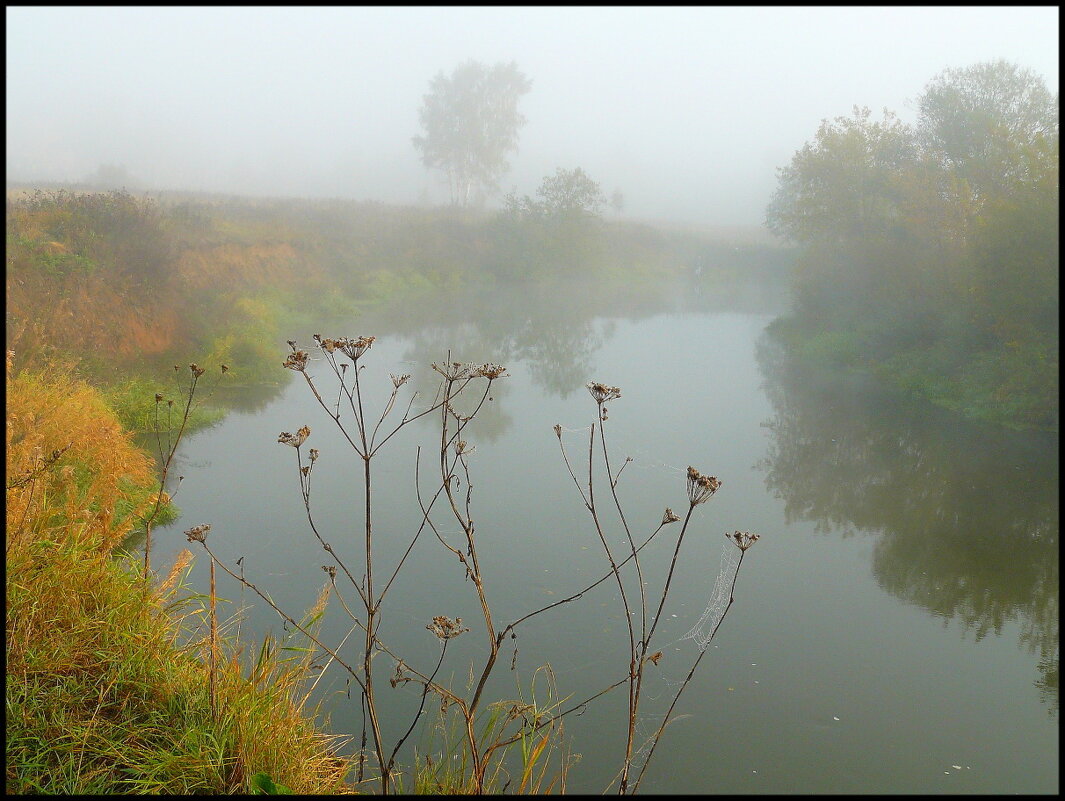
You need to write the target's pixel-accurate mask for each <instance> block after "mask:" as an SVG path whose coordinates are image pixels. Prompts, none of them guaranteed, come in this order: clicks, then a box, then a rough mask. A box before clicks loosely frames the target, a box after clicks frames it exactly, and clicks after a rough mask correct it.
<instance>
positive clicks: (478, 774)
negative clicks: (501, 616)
mask: <svg viewBox="0 0 1065 801" xmlns="http://www.w3.org/2000/svg"><path fill="white" fill-rule="evenodd" d="M466 383H468V381H467V382H464V383H463V384H461V385H460V391H461V389H462V388H464V387H465V385H466ZM454 384H455V381H454V380H452V379H450V378H448V379H446V386H445V388H444V401H443V403H442V406H441V426H440V478H441V486H442V487H443V488H444V492H445V493H446V495H447V499H448V503H449V504H450V506H451V511H452V514H453V515H454V516H455V519H456V520H457V521H458V523H459V525H460V526H461V527H462V530H463V532H464V533H465V535H466V548H467V550H466V553H467V555H468V556H469V558H470V562H471V563H472V567H471V564H467V565H466V571H467V575H468V576H469V577H470V578H471V579H472V580H473V584H474V587H475V588H476V590H477V598H478V600H479V601H480V604H481V613H482V615H483V616H484V623H485V632H486V634H487V636H488V646H489V653H488V657H487V659H486V661H485V666H484V668H483V670H482V671H481V677H480V679H479V681H478V683H477V688H476V690H475V691H474V694H473V698H472V699H471V700H470V702H469V704H468V705H464V706H463V707H461V708H462V710H463V717H464V718H465V724H466V737H467V740H468V741H469V744H470V756H471V758H472V759H473V774H474V777H475V779H476V788H477V792H478V793H480V792H481V791H482V790H483V782H484V772H485V768H486V766H487V762H486V761H485V760H483V759H482V755H481V753H480V748H479V747H478V745H477V736H476V733H475V731H474V725H473V720H474V715H475V714H476V711H477V706H478V704H479V702H480V699H481V693H482V692H483V691H484V686H485V684H486V682H487V681H488V677H489V675H490V674H491V672H492V668H493V667H494V666H495V663H496V659H497V658H498V655H499V645H498V644H497V641H496V636H495V629H494V627H493V625H492V612H491V609H490V607H489V604H488V598H487V596H486V594H485V590H484V579H483V577H482V575H481V566H480V562H479V560H478V558H477V546H476V542H475V539H474V524H473V518H472V517H471V516H470V492H471V489H470V483H469V471H468V470H465V471H464V474H465V476H466V487H467V490H466V497H465V502H464V504H463V508H464V511H465V513H463V511H460V510H459V504H458V502H457V501H456V498H455V493H454V489H453V481H454V478H455V474H454V465H452V467H450V468H449V467H448V450H449V448H450V447H451V445H452V444H453V443H457V442H458V441H459V436H460V435H461V433H462V429H463V428H464V426H465V424H466V423H467V422H469V420H472V419H473V418H474V417H475V416H476V415H477V413H478V412H479V411H480V409H481V406H482V405H483V404H484V402H485V400H486V399H487V397H488V394H489V392H490V391H491V386H492V382H491V380H489V381H488V385H487V387H486V388H485V390H484V394H483V395H482V396H481V399H480V401H479V402H478V403H477V406H476V407H475V408H474V410H473V412H472V413H471V414H470V415H469V416H468V417H465V418H463V417H460V416H459V415H458V414H457V413H455V412H453V411H452V410H451V405H450V403H451V400H452V398H453V397H454V395H453V393H452V388H453V387H454ZM449 413H450V414H452V415H453V416H454V417H455V418H456V421H457V425H456V427H455V433H454V434H453V435H451V436H450V437H449V436H448V430H449V427H448V414H449ZM459 459H460V461H461V462H462V464H463V465H464V468H465V465H466V463H465V460H462V459H461V457H459Z"/></svg>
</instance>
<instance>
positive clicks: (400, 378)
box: [388, 373, 410, 389]
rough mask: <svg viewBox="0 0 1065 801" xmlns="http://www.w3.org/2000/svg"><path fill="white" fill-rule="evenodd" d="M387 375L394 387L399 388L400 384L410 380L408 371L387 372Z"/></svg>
mask: <svg viewBox="0 0 1065 801" xmlns="http://www.w3.org/2000/svg"><path fill="white" fill-rule="evenodd" d="M388 375H389V377H390V378H391V379H392V386H394V387H395V388H396V389H399V388H400V387H401V386H403V385H404V384H406V383H407V382H408V381H410V373H404V374H403V375H395V374H394V373H389V374H388Z"/></svg>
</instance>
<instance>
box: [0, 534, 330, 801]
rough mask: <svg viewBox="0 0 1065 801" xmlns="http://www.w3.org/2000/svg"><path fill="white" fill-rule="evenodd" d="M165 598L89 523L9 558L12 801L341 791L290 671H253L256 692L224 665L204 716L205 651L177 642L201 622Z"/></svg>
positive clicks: (192, 609)
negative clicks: (22, 800) (261, 778)
mask: <svg viewBox="0 0 1065 801" xmlns="http://www.w3.org/2000/svg"><path fill="white" fill-rule="evenodd" d="M178 575H180V570H179V571H175V573H174V574H173V575H172V577H171V583H173V580H174V578H175V577H177V576H178ZM175 597H176V596H175V595H174V594H173V592H172V591H164V592H158V591H152V592H151V593H150V594H148V595H147V596H146V594H145V585H144V582H143V580H142V579H141V578H140V577H139V576H138V575H137V571H136V568H135V567H134V566H133V565H132V564H131V563H126V562H124V561H122V560H115V559H113V558H111V557H110V555H109V554H108V553H106V552H104V550H102V549H101V548H100V547H99V546H98V543H95V542H93V537H92V535H91V530H89V529H88V528H87V526H86V525H85V524H78V523H71V524H67V525H66V526H62V527H60V528H57V529H55V530H54V531H52V532H50V534H49V536H47V537H38V538H36V539H35V540H34V541H32V542H30V543H29V544H25V545H21V546H20V547H18V548H15V549H14V551H13V552H9V555H8V573H7V638H6V655H7V687H6V720H7V724H6V735H7V736H6V756H7V782H6V788H7V792H8V793H19V794H22V793H46V794H62V795H71V794H82V793H85V794H118V793H123V794H125V793H167V794H170V793H173V794H201V793H206V794H214V793H249V792H251V791H252V784H251V780H252V777H253V776H254V775H255V774H256V773H259V772H266V773H267V774H268V775H269V776H271V777H272V778H273V780H274V781H275V782H277V783H278V784H283V785H286V786H288V787H292V788H294V791H295V792H306V793H335V792H339V791H341V790H342V789H343V778H344V774H345V773H346V766H345V764H344V763H343V762H342V761H338V760H336V759H335V758H334V757H333V754H332V748H331V746H332V743H331V738H330V737H328V736H326V735H323V734H321V733H319V732H317V731H316V730H315V729H314V727H313V725H312V724H311V723H310V720H309V717H308V716H307V715H306V713H305V712H304V711H303V710H301V709H300V707H299V705H298V703H296V702H295V700H294V698H295V697H296V696H297V686H298V683H299V678H300V667H299V665H294V664H292V665H285V664H281V663H279V662H277V661H276V660H274V662H273V663H271V664H268V665H265V666H264V665H260V666H259V669H258V670H259V676H260V680H258V681H254V682H253V681H249V680H248V679H247V678H244V677H243V676H242V675H241V671H240V670H239V669H238V668H237V667H236V666H235V664H234V663H233V662H231V661H229V660H226V659H223V660H222V664H221V665H220V666H219V669H218V671H217V675H216V683H215V690H214V692H215V701H216V705H217V712H215V711H212V698H211V684H210V681H209V677H208V669H207V667H206V664H205V662H204V660H203V658H202V655H203V651H204V644H203V643H202V641H198V640H197V638H195V637H190V636H189V633H190V631H189V629H187V628H186V629H185V632H184V634H182V633H181V632H182V623H183V622H184V623H190V622H193V621H195V620H196V619H198V618H202V617H203V615H205V614H206V612H205V610H204V608H203V604H202V602H197V601H196V600H195V599H186V600H185V601H176V600H175ZM183 642H184V645H183V644H182V643H183Z"/></svg>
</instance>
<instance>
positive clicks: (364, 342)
mask: <svg viewBox="0 0 1065 801" xmlns="http://www.w3.org/2000/svg"><path fill="white" fill-rule="evenodd" d="M376 339H377V337H356V338H355V339H349V338H347V337H340V338H339V339H337V340H335V342H336V346H337V347H338V348H340V352H341V353H343V354H344V355H345V356H347V357H348V358H349V359H351V360H352V361H353V362H355V361H358V360H359V357H360V356H362V354H364V353H366V351H368V350H369V349H370V346H371V345H372V344H373V343H374V341H375V340H376Z"/></svg>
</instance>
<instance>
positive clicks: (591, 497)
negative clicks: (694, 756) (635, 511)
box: [588, 409, 637, 770]
mask: <svg viewBox="0 0 1065 801" xmlns="http://www.w3.org/2000/svg"><path fill="white" fill-rule="evenodd" d="M599 414H600V418H602V410H601V409H600V412H599ZM594 452H595V423H593V424H592V428H591V431H590V432H589V437H588V509H589V511H590V512H591V515H592V522H593V523H594V524H595V531H596V533H597V534H598V535H599V541H600V542H601V543H602V545H603V551H604V552H605V553H606V557H607V559H608V560H609V562H610V570H611V572H612V573H613V574H614V578H615V579H616V580H617V584H618V591H619V593H620V594H621V603H622V606H623V607H624V610H625V625H626V628H627V630H628V635H629V678H628V682H629V698H628V708H629V714H628V721H629V724H628V736H627V737H626V743H625V769H626V770H627V769H628V765H629V762H630V760H631V758H632V741H633V736H634V731H635V727H636V707H637V697H636V665H637V652H636V633H635V632H634V630H633V626H632V611H631V610H630V608H629V599H628V595H627V594H626V593H625V584H624V582H623V581H622V580H621V573H620V571H619V569H618V566H617V564H616V563H615V561H614V556H613V554H612V553H611V552H610V546H609V545H608V544H607V541H606V535H605V534H604V533H603V527H602V524H601V523H600V521H599V512H598V510H597V509H596V506H595V485H594V482H593V480H592V466H593V464H594V459H593V456H594ZM608 478H609V476H608Z"/></svg>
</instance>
